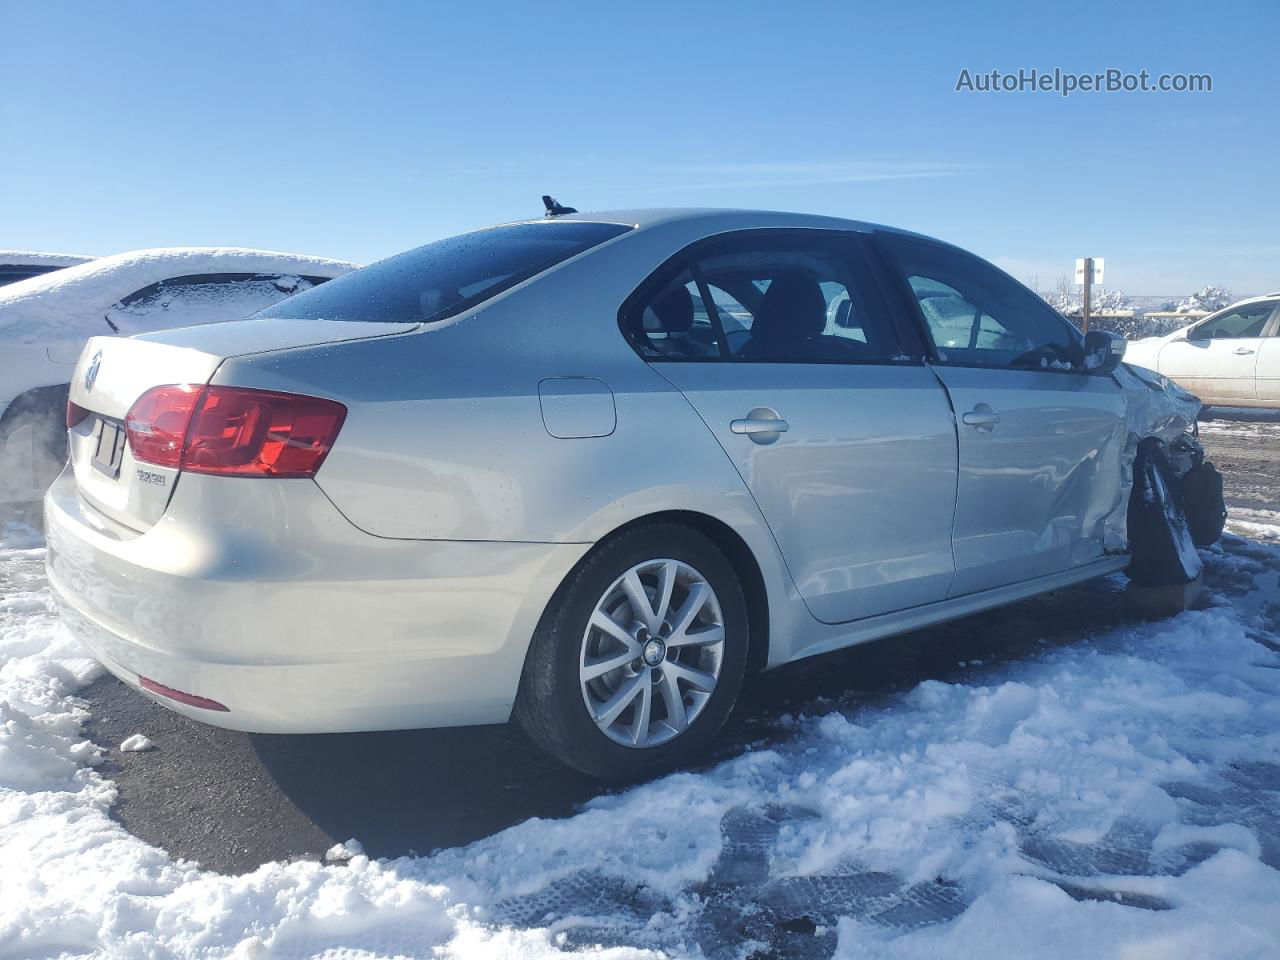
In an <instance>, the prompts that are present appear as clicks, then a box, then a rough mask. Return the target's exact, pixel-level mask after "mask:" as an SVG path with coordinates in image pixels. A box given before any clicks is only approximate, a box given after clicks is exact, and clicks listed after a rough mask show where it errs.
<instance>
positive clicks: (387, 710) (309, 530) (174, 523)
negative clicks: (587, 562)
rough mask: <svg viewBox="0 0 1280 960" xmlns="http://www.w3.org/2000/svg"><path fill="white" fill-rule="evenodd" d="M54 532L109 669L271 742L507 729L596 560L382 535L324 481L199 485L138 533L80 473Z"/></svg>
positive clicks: (49, 513) (73, 600)
mask: <svg viewBox="0 0 1280 960" xmlns="http://www.w3.org/2000/svg"><path fill="white" fill-rule="evenodd" d="M215 520H216V522H214V521H215ZM45 531H46V536H47V540H48V547H49V550H48V572H49V582H50V585H51V587H52V589H53V594H54V597H55V600H56V602H57V604H58V607H59V609H60V611H61V612H62V616H63V619H64V621H65V623H66V625H67V627H68V628H69V629H70V630H71V631H72V632H73V633H74V634H75V635H76V636H77V637H78V638H79V639H80V640H81V641H82V642H83V643H84V644H85V645H86V646H87V647H88V648H89V650H90V651H91V652H92V654H93V655H94V656H95V657H96V658H97V659H99V660H100V661H101V662H102V663H103V665H104V666H106V667H107V668H108V669H109V670H110V671H111V672H112V673H114V674H115V675H116V676H118V677H119V678H120V679H122V680H123V681H125V682H126V683H128V684H130V685H131V686H133V687H135V688H137V689H142V687H141V682H142V680H141V678H143V677H146V678H150V679H151V680H152V681H154V682H155V683H157V684H160V685H163V686H164V687H168V688H173V689H174V690H177V691H183V692H185V693H188V694H192V695H195V696H197V697H201V698H207V699H209V700H213V701H216V702H218V703H220V704H223V705H225V706H226V707H227V710H226V711H225V712H224V711H217V710H210V709H204V708H201V707H197V706H191V705H188V704H183V703H179V702H177V701H175V700H173V699H171V698H169V697H166V696H161V695H159V694H156V693H153V692H150V691H147V690H142V692H143V693H145V694H146V695H148V696H151V697H153V699H156V700H157V701H158V702H160V703H162V704H163V705H165V706H167V707H169V708H171V709H173V710H176V711H178V712H180V713H183V714H186V715H187V716H190V717H193V718H195V719H197V720H202V721H204V722H206V723H211V724H215V725H217V726H223V727H228V728H231V729H236V730H249V731H254V732H264V733H266V732H270V733H324V732H340V731H357V730H385V729H399V728H408V727H422V726H453V725H461V724H473V723H493V722H501V721H504V720H506V719H507V717H508V716H509V714H510V710H511V705H512V703H513V702H514V699H515V692H516V687H517V685H518V683H519V677H520V671H521V669H522V667H523V663H524V656H525V652H526V650H527V648H528V643H529V639H530V637H531V636H532V633H533V630H534V628H535V626H536V624H537V620H538V617H539V616H541V613H542V610H543V608H544V607H545V605H546V603H547V601H548V600H549V599H550V597H551V595H552V593H554V591H555V589H556V587H557V586H558V585H559V583H560V581H561V580H562V579H563V577H564V576H565V574H567V573H568V571H569V570H570V569H571V568H572V566H573V565H574V564H575V563H576V562H577V561H578V560H579V559H580V558H581V557H582V555H583V554H584V553H585V552H586V550H587V549H588V547H589V545H588V544H543V543H507V542H470V541H422V540H391V539H386V538H379V537H374V536H370V535H368V534H365V533H363V532H361V531H359V530H357V529H356V528H355V527H354V526H352V525H351V524H350V523H349V522H347V520H346V519H345V518H343V517H342V515H341V514H340V513H338V511H337V510H336V509H335V508H334V507H333V505H332V504H331V503H330V502H329V501H328V500H327V499H326V498H325V497H324V495H323V493H321V492H320V490H319V489H318V488H317V487H316V486H315V484H314V483H313V482H312V481H310V480H269V481H261V480H243V479H231V478H206V477H189V476H184V477H182V478H181V480H180V482H179V483H178V485H177V488H176V489H175V491H174V495H173V500H172V502H171V503H170V507H169V511H168V512H167V514H166V517H165V518H164V519H162V520H161V521H160V522H159V523H157V524H156V525H155V526H154V527H152V528H151V529H150V530H148V531H147V532H146V533H144V534H140V535H134V534H131V533H130V532H128V531H124V530H122V529H121V528H118V527H115V526H114V525H112V524H111V523H110V522H109V521H104V518H103V517H102V516H101V515H99V514H97V513H96V511H94V510H93V508H92V507H90V506H88V505H86V504H85V503H84V502H83V501H82V500H81V498H80V497H79V496H78V495H77V493H76V490H75V485H74V481H73V480H72V478H71V475H70V472H69V471H68V472H64V474H63V475H62V476H61V477H59V479H58V480H57V481H56V482H55V483H54V485H53V486H52V487H51V488H50V490H49V492H48V494H47V495H46V497H45Z"/></svg>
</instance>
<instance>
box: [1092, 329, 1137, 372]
mask: <svg viewBox="0 0 1280 960" xmlns="http://www.w3.org/2000/svg"><path fill="white" fill-rule="evenodd" d="M1127 346H1128V341H1127V340H1125V338H1124V337H1122V336H1120V334H1118V333H1112V332H1111V331H1110V330H1090V331H1089V332H1088V333H1086V334H1085V335H1084V364H1083V366H1084V369H1085V370H1086V371H1088V372H1090V373H1095V372H1096V373H1110V372H1111V371H1112V370H1114V369H1115V368H1116V367H1118V366H1120V361H1121V360H1123V359H1124V351H1125V347H1127Z"/></svg>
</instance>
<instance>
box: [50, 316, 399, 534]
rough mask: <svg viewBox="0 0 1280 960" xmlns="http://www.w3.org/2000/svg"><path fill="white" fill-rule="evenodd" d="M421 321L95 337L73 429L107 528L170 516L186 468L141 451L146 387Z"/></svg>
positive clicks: (261, 325)
mask: <svg viewBox="0 0 1280 960" xmlns="http://www.w3.org/2000/svg"><path fill="white" fill-rule="evenodd" d="M417 326H418V325H417V324H413V323H407V324H396V323H335V322H331V321H326V320H270V319H267V320H238V321H233V322H230V323H217V324H208V325H205V326H199V327H185V328H181V329H176V330H165V331H161V332H158V333H151V334H146V335H144V336H140V337H111V336H106V337H93V338H91V339H90V340H89V342H88V343H87V344H86V345H85V348H84V350H83V352H82V353H81V354H80V359H79V361H78V362H77V363H76V367H75V372H74V373H73V374H72V377H71V393H70V399H71V402H72V403H73V404H76V405H77V406H79V407H82V408H84V409H85V410H87V411H89V412H88V415H86V416H85V417H84V418H83V419H81V420H80V421H79V422H78V423H76V424H74V425H73V426H71V427H70V428H69V429H68V431H67V441H68V449H69V458H70V466H71V469H72V470H73V471H74V474H75V479H76V487H77V489H78V491H79V493H80V495H81V496H82V497H83V498H84V500H85V501H86V502H87V503H88V504H89V505H90V506H92V507H93V508H94V509H95V510H96V511H97V512H98V513H100V514H101V515H102V516H103V517H104V518H105V521H106V522H104V530H109V531H110V532H112V533H114V534H115V535H117V536H122V537H127V536H131V535H136V534H138V533H142V532H144V531H146V530H147V529H148V528H150V527H151V526H152V525H153V524H155V523H156V521H158V520H159V519H160V517H161V516H163V515H164V511H165V508H166V507H167V506H168V504H169V497H170V495H171V494H172V492H173V487H174V485H175V484H176V483H177V481H178V476H179V474H180V472H181V471H179V470H177V469H174V468H170V467H162V466H157V465H155V464H151V463H146V462H142V461H139V460H136V459H135V458H134V456H133V451H132V450H131V449H130V447H129V444H128V442H127V439H126V436H125V431H124V421H125V416H126V415H127V414H128V412H129V408H130V407H132V406H133V404H134V402H135V401H136V400H137V399H138V398H139V397H140V396H141V395H142V394H143V393H145V392H146V391H147V390H149V389H150V388H152V387H156V386H161V385H164V384H182V383H189V384H192V385H193V386H203V385H205V384H207V383H208V382H209V380H210V379H211V378H212V377H213V374H214V372H215V371H216V370H217V369H218V367H219V365H221V363H222V362H223V361H224V360H226V359H228V358H229V357H236V356H245V355H247V354H256V353H267V352H272V351H277V350H288V349H291V348H294V347H305V346H315V345H318V344H328V343H338V342H341V341H346V340H363V339H367V338H369V337H372V336H389V335H394V334H401V333H408V332H409V331H411V330H413V329H415V328H416V327H417ZM241 482H252V481H241Z"/></svg>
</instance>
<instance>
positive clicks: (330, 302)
mask: <svg viewBox="0 0 1280 960" xmlns="http://www.w3.org/2000/svg"><path fill="white" fill-rule="evenodd" d="M631 229H633V228H632V227H629V226H626V225H623V224H617V223H589V222H585V221H581V220H540V221H537V222H534V223H513V224H508V225H506V226H501V227H489V228H487V229H484V230H475V231H473V232H471V233H464V234H461V235H460V236H456V237H449V238H447V239H445V240H437V241H435V242H434V243H428V244H426V245H425V246H422V247H418V248H417V249H414V250H409V251H408V252H406V253H401V254H398V255H397V256H394V257H389V258H388V259H386V260H382V261H379V262H378V263H375V264H373V265H372V266H368V267H364V268H363V269H361V270H356V271H354V272H353V273H348V274H346V275H345V276H342V277H338V278H337V279H336V280H331V281H329V282H328V283H326V284H325V285H324V286H323V287H316V288H314V289H312V290H307V291H305V292H303V293H300V294H298V295H296V296H293V297H290V298H289V299H287V300H282V301H280V302H279V303H277V304H274V305H273V306H270V307H268V308H267V309H265V310H263V311H261V312H259V313H258V314H257V316H258V317H280V318H283V319H288V320H348V321H364V322H372V323H427V322H430V321H433V320H444V319H446V318H448V317H452V316H456V315H457V314H459V313H462V312H463V311H464V310H468V309H470V308H471V307H474V306H475V305H476V304H479V303H483V302H484V301H485V300H488V299H490V298H491V297H495V296H497V295H498V294H499V293H502V292H503V291H504V290H509V289H511V288H512V287H514V286H516V285H517V284H520V283H523V282H524V281H526V280H529V279H531V278H532V277H535V276H537V275H538V274H540V273H542V272H543V271H544V270H550V269H551V268H552V267H554V266H556V265H557V264H560V263H563V262H564V261H565V260H568V259H570V258H571V257H576V256H577V255H578V254H580V253H584V252H585V251H587V250H590V249H591V248H592V247H595V246H597V245H599V244H601V243H604V242H605V241H606V240H612V239H613V238H615V237H618V236H621V235H622V234H624V233H626V232H628V231H629V230H631Z"/></svg>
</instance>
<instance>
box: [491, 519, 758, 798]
mask: <svg viewBox="0 0 1280 960" xmlns="http://www.w3.org/2000/svg"><path fill="white" fill-rule="evenodd" d="M633 575H634V582H632V581H631V578H632V576H633ZM668 583H669V584H670V586H667V584H668ZM637 584H639V586H641V587H642V588H643V591H644V601H645V602H647V603H648V608H647V610H637V608H636V602H637V601H634V600H632V599H631V598H634V597H635V596H636V592H635V590H636V585H637ZM664 593H665V596H666V598H667V603H666V605H665V610H664V606H663V603H662V595H663V594H664ZM699 603H700V604H701V606H700V607H699V608H698V609H697V610H693V612H692V614H690V610H692V608H694V607H695V606H698V604H699ZM663 613H665V616H662V614H663ZM601 614H603V615H604V616H605V617H606V618H608V619H609V620H610V621H612V623H611V624H606V626H607V629H601V628H600V626H599V624H601V623H604V620H602V619H600V616H601ZM646 615H647V616H646ZM684 620H687V621H688V622H687V623H682V621H684ZM619 621H625V622H622V623H621V624H619ZM654 623H657V624H658V628H657V635H656V636H655V635H654V634H653V633H651V632H650V631H649V629H648V626H649V625H651V624H654ZM619 625H621V626H622V628H623V632H622V634H620V633H619V631H617V630H615V629H614V627H616V626H619ZM664 631H665V632H664ZM717 631H719V634H717ZM749 632H750V631H749V621H748V614H747V604H746V599H745V597H744V596H743V592H742V584H741V581H740V580H739V578H738V575H737V573H736V572H735V570H734V568H733V564H732V563H730V561H729V559H728V558H727V557H726V556H725V554H724V553H723V551H721V550H720V549H719V547H717V546H716V545H715V544H714V543H713V542H712V541H711V540H710V539H708V538H707V537H706V536H704V535H703V534H702V533H700V532H698V531H697V530H694V529H692V528H690V527H686V526H683V525H681V524H678V523H671V522H665V521H656V522H653V523H644V524H640V525H637V526H634V527H631V528H629V529H627V530H625V531H623V532H622V533H620V534H618V535H617V536H615V537H613V538H611V539H609V540H607V541H605V542H603V543H602V544H600V545H599V546H597V547H596V548H595V549H594V550H593V551H592V552H591V553H589V554H588V555H587V557H586V558H585V559H584V560H583V561H582V562H581V563H579V564H578V566H577V567H576V568H575V569H574V570H573V572H572V573H571V574H570V575H569V577H568V578H567V579H566V580H565V582H564V583H563V584H562V585H561V587H560V589H559V590H558V591H557V592H556V595H555V596H554V597H553V599H552V601H551V603H550V604H549V605H548V607H547V610H546V611H545V612H544V614H543V616H542V619H541V621H540V623H539V624H538V628H537V630H536V631H535V633H534V637H533V641H532V644H531V645H530V649H529V654H528V656H527V658H526V661H525V668H524V673H523V675H522V677H521V680H520V689H519V692H518V695H517V697H516V704H515V710H514V717H515V719H516V721H517V722H518V723H519V724H520V726H521V727H522V728H523V729H524V730H525V732H526V733H527V734H528V735H529V737H530V738H531V739H532V740H533V741H534V742H535V743H537V744H538V745H539V746H540V747H542V748H543V749H544V750H546V751H547V752H548V753H550V754H551V755H552V756H554V757H556V758H557V759H559V760H560V761H562V762H563V763H565V764H567V765H568V766H570V767H573V768H574V769H576V770H580V771H581V772H583V773H586V774H588V775H590V776H592V777H596V778H599V779H602V780H611V781H634V780H639V779H643V778H647V777H651V776H654V775H656V774H658V773H662V772H664V771H667V770H670V769H672V768H675V767H678V766H681V765H683V764H685V763H688V762H689V761H691V760H694V759H696V758H697V757H699V756H700V755H702V754H703V753H704V752H705V751H706V749H707V747H708V746H709V745H710V743H711V741H712V740H713V739H714V738H715V736H716V735H717V734H718V733H719V732H720V730H721V728H722V727H723V726H724V723H725V721H726V720H727V719H728V717H729V714H730V712H731V711H732V710H733V706H734V703H735V702H736V700H737V697H738V692H739V691H740V689H741V687H742V679H743V675H744V673H745V671H746V665H747V648H748V642H749ZM717 635H719V636H720V637H721V639H720V640H719V642H716V637H717ZM668 644H669V645H668ZM633 655H634V656H633ZM627 657H630V659H629V660H627V662H625V663H623V662H620V661H622V660H624V659H626V658H627ZM610 664H618V665H617V666H614V667H610V668H609V669H607V670H606V671H605V672H603V673H601V674H599V675H595V672H596V671H597V670H604V668H606V667H609V665H610ZM691 678H692V679H691ZM708 686H709V687H710V688H711V689H710V690H705V689H703V688H705V687H708ZM646 688H647V691H646ZM628 698H629V699H628ZM624 700H625V701H626V703H625V704H624V705H623V707H622V709H621V712H620V713H618V714H617V715H616V716H612V714H613V713H614V711H615V710H616V709H617V704H618V703H619V702H621V701H624ZM646 702H647V704H646ZM682 711H683V714H684V719H683V721H682V719H681V712H682ZM642 721H643V722H642Z"/></svg>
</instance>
